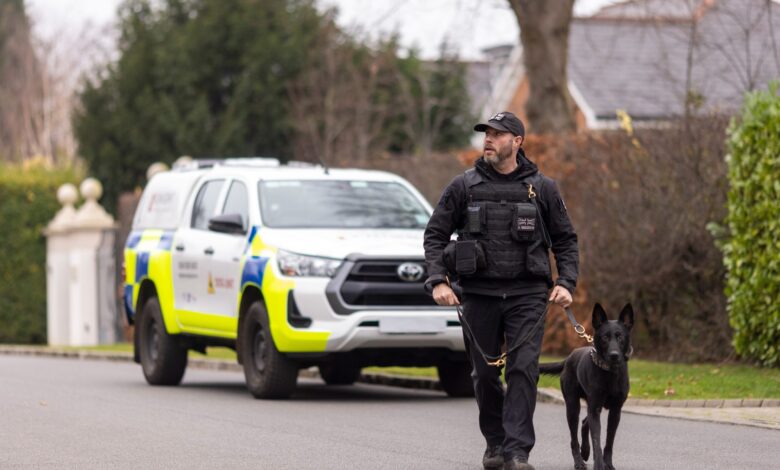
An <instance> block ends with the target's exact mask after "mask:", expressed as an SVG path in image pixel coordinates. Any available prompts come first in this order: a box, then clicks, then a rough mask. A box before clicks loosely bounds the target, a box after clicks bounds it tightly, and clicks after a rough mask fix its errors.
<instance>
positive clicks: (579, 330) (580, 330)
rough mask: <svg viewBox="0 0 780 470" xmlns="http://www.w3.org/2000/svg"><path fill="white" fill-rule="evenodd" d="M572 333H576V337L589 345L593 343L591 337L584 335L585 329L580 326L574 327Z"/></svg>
mask: <svg viewBox="0 0 780 470" xmlns="http://www.w3.org/2000/svg"><path fill="white" fill-rule="evenodd" d="M574 331H575V332H576V333H577V336H579V337H580V338H583V339H585V340H586V341H587V342H589V343H592V342H593V336H591V335H589V334H587V333H585V327H584V326H582V325H580V324H577V325H574Z"/></svg>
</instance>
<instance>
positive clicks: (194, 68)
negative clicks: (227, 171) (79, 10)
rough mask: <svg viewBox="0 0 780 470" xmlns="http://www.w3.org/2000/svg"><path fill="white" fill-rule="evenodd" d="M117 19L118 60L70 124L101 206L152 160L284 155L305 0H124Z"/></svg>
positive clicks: (307, 25)
mask: <svg viewBox="0 0 780 470" xmlns="http://www.w3.org/2000/svg"><path fill="white" fill-rule="evenodd" d="M119 14H120V25H121V26H120V28H121V34H120V41H119V60H118V61H117V62H116V63H115V64H112V65H110V66H108V67H107V68H106V69H105V70H103V71H102V73H101V74H100V77H99V79H97V80H90V81H88V82H87V83H86V84H85V87H84V90H83V92H82V93H81V101H82V106H83V108H82V110H81V112H79V113H78V114H77V115H76V118H75V122H74V126H75V132H76V136H77V139H78V141H79V145H80V153H81V155H82V156H83V157H84V159H85V160H86V161H87V163H88V165H89V167H90V170H91V172H92V174H93V175H94V176H95V177H96V178H98V179H99V180H101V181H102V182H103V183H104V186H105V188H106V194H105V199H104V205H105V206H106V207H107V208H109V209H110V210H113V208H114V207H115V204H116V199H117V195H118V194H119V193H120V192H121V191H126V190H131V189H133V188H134V187H136V186H139V185H142V183H143V181H144V176H145V172H146V169H147V168H148V166H149V165H150V164H151V163H153V162H155V161H163V162H167V163H171V162H173V161H174V160H175V159H176V158H178V157H179V156H181V155H191V156H193V157H209V156H247V155H268V156H277V157H281V158H288V157H290V151H289V148H290V147H289V140H290V138H291V132H290V131H291V126H290V122H289V120H288V113H287V109H286V99H287V96H286V89H285V84H286V82H287V81H288V80H290V79H291V78H293V77H295V76H296V74H297V72H298V70H299V69H300V67H301V65H302V63H303V58H304V55H305V51H306V50H308V49H309V48H310V47H312V38H313V33H314V32H315V31H316V28H317V26H318V21H319V16H318V14H317V12H316V10H315V9H314V7H313V6H312V5H311V3H310V2H307V1H287V0H237V1H231V2H224V1H221V0H167V1H165V2H162V6H161V7H160V8H156V7H152V6H151V5H150V2H149V1H147V0H129V1H127V2H125V3H124V4H123V5H122V6H121V7H120V11H119Z"/></svg>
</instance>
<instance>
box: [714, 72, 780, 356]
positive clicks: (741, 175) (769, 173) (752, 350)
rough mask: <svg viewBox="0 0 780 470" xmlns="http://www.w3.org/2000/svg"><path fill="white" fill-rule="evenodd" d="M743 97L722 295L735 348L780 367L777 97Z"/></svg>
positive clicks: (773, 91)
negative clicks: (725, 272)
mask: <svg viewBox="0 0 780 470" xmlns="http://www.w3.org/2000/svg"><path fill="white" fill-rule="evenodd" d="M777 91H778V84H777V83H774V84H772V85H771V86H770V89H769V91H757V92H753V93H750V94H748V96H747V99H746V101H745V106H744V109H743V112H742V116H741V118H740V119H738V120H735V121H733V122H732V124H731V127H730V129H729V147H730V157H729V159H728V166H729V182H730V189H729V195H728V209H729V213H728V225H729V232H730V235H729V239H728V241H727V242H726V243H725V244H724V247H723V248H724V257H725V265H726V269H727V271H728V278H727V283H726V295H727V296H728V301H729V305H728V310H729V317H730V322H731V325H732V327H733V328H734V347H735V348H736V351H737V353H738V354H740V355H741V356H743V357H746V358H750V359H753V360H757V361H758V362H760V363H762V364H764V365H767V366H780V97H778V95H777Z"/></svg>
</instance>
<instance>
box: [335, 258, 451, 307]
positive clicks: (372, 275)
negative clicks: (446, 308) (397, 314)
mask: <svg viewBox="0 0 780 470" xmlns="http://www.w3.org/2000/svg"><path fill="white" fill-rule="evenodd" d="M406 263H411V264H414V265H417V266H420V267H422V272H421V273H419V278H418V279H417V280H415V281H408V280H407V281H404V280H402V279H401V277H400V276H399V274H398V270H399V267H400V266H401V265H403V264H406ZM411 271H412V273H413V274H416V273H418V271H417V270H415V269H411ZM427 277H428V274H427V272H426V271H425V264H424V262H422V261H419V260H356V261H355V262H354V265H353V266H352V267H351V269H350V270H349V273H348V274H347V275H346V277H345V278H344V280H343V282H342V284H341V286H340V288H339V293H340V294H341V298H342V299H344V302H345V303H346V304H348V305H352V306H374V307H394V306H399V307H400V306H403V307H410V306H421V307H429V306H433V305H436V304H435V303H434V301H433V299H432V298H431V296H430V295H429V294H428V293H426V292H425V289H424V287H423V285H424V283H425V279H426V278H427Z"/></svg>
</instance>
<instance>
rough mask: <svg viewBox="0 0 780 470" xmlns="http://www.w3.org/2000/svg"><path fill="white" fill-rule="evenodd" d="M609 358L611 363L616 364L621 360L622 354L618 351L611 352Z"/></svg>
mask: <svg viewBox="0 0 780 470" xmlns="http://www.w3.org/2000/svg"><path fill="white" fill-rule="evenodd" d="M608 357H609V360H610V361H613V362H616V361H618V360H620V353H619V352H618V351H610V352H609V355H608Z"/></svg>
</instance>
